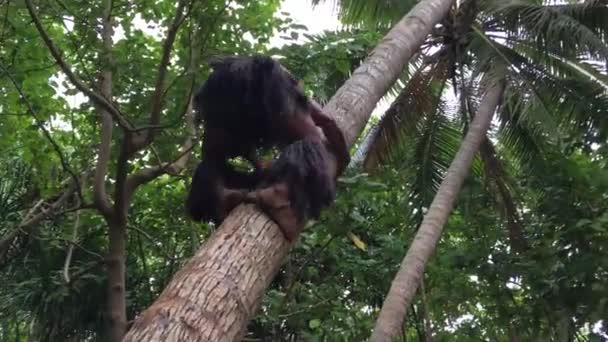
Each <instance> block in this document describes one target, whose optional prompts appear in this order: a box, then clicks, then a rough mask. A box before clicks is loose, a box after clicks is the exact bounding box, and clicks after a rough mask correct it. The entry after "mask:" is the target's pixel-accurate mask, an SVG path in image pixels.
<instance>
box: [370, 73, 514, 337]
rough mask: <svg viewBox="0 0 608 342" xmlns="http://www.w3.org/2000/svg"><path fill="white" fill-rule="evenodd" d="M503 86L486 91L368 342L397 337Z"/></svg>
mask: <svg viewBox="0 0 608 342" xmlns="http://www.w3.org/2000/svg"><path fill="white" fill-rule="evenodd" d="M503 89H504V83H503V82H499V83H496V84H493V85H492V86H491V87H490V88H488V90H487V91H486V93H485V95H484V97H483V99H482V102H481V105H480V106H479V110H478V111H477V115H475V118H474V119H473V122H472V123H471V126H470V127H469V131H468V132H467V134H466V136H465V138H464V141H463V142H462V145H461V146H460V149H459V150H458V153H456V156H455V157H454V161H453V162H452V164H451V165H450V168H449V169H448V171H447V173H446V175H445V178H444V179H443V181H442V182H441V185H440V186H439V189H438V190H437V194H436V195H435V198H434V199H433V202H432V203H431V206H430V208H429V211H428V213H427V214H426V215H425V216H424V220H423V221H422V224H421V225H420V228H419V229H418V232H417V233H416V236H415V237H414V240H413V241H412V244H411V245H410V248H409V250H408V251H407V254H406V256H405V258H404V259H403V261H402V262H401V267H400V269H399V271H398V272H397V275H396V277H395V279H394V280H393V283H392V284H391V288H390V290H389V292H388V295H387V296H386V298H385V299H384V304H383V305H382V310H381V311H380V315H379V317H378V320H377V321H376V326H375V328H374V332H373V333H372V336H371V339H370V341H373V342H379V341H393V339H394V338H395V337H396V336H397V335H398V334H399V331H400V329H401V326H402V324H403V319H404V317H405V314H406V311H407V308H408V307H409V305H410V303H411V302H412V299H413V297H414V294H415V293H416V288H417V287H418V284H419V283H420V279H422V274H423V273H424V268H425V266H426V263H427V262H428V260H429V258H430V257H431V254H432V253H433V252H434V250H435V247H436V245H437V242H438V241H439V237H440V236H441V231H442V230H443V226H444V225H445V223H446V222H447V219H448V217H449V215H450V212H451V211H452V207H453V205H454V202H455V201H456V198H457V197H458V192H459V191H460V187H461V186H462V183H463V182H464V179H465V178H466V176H467V175H468V173H469V169H470V167H471V164H472V162H473V158H474V157H475V154H476V153H477V151H478V149H479V145H480V144H481V141H482V139H483V138H484V137H485V134H486V131H487V130H488V128H489V127H490V122H491V121H492V116H493V114H494V112H495V111H496V107H497V106H498V104H499V101H500V98H501V95H502V92H503Z"/></svg>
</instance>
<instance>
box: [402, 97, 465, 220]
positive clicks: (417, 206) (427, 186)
mask: <svg viewBox="0 0 608 342" xmlns="http://www.w3.org/2000/svg"><path fill="white" fill-rule="evenodd" d="M461 128H462V127H461V126H460V125H458V124H456V123H455V122H454V121H451V120H449V119H448V118H447V116H446V115H445V112H444V104H443V102H442V103H441V104H439V105H438V106H437V109H436V110H435V112H434V113H432V114H431V115H429V116H426V117H424V118H423V120H421V121H420V122H419V123H418V125H416V129H417V131H418V134H416V135H415V137H414V138H413V141H412V142H411V143H409V144H407V146H408V147H409V149H410V150H411V152H410V153H404V155H409V156H410V157H408V158H401V159H400V160H399V163H397V165H396V167H398V168H401V169H407V168H409V169H412V168H413V172H412V173H411V174H410V175H409V177H406V185H407V187H406V189H407V194H406V196H407V198H408V202H409V205H408V206H407V207H408V208H411V211H410V212H407V213H406V215H407V217H408V218H411V219H412V220H408V222H412V223H413V225H416V222H419V220H420V219H421V218H422V215H423V214H424V213H423V208H428V206H429V205H430V203H431V201H432V199H433V197H434V196H435V193H436V191H437V189H438V188H439V185H440V184H441V181H442V180H443V176H444V175H445V172H446V171H447V169H448V167H449V166H450V163H451V162H452V159H453V158H454V156H455V155H456V151H457V150H458V147H459V146H460V143H461V141H462V130H461Z"/></svg>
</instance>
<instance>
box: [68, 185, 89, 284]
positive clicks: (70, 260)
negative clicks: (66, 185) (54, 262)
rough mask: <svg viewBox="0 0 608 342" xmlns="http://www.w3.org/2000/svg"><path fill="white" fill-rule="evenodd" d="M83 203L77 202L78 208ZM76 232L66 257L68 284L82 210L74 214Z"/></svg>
mask: <svg viewBox="0 0 608 342" xmlns="http://www.w3.org/2000/svg"><path fill="white" fill-rule="evenodd" d="M85 181H86V179H85V180H83V184H82V186H83V187H84V183H85ZM81 204H82V202H81V201H80V200H77V203H76V206H80V205H81ZM74 216H75V218H74V231H73V232H72V242H73V243H74V244H70V245H69V246H68V252H67V253H66V256H65V263H64V264H63V279H64V280H65V282H66V283H67V284H69V283H70V264H71V263H72V256H73V255H74V245H75V244H76V240H77V239H78V228H79V226H80V210H78V211H76V213H75V214H74Z"/></svg>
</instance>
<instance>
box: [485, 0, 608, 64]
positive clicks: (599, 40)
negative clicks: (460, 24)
mask: <svg viewBox="0 0 608 342" xmlns="http://www.w3.org/2000/svg"><path fill="white" fill-rule="evenodd" d="M487 13H488V15H491V16H493V17H494V20H490V21H489V22H488V23H487V24H486V29H487V30H493V31H502V32H505V33H506V35H507V37H511V36H515V37H517V38H519V39H525V40H527V41H528V42H530V43H534V44H535V45H536V46H537V48H538V50H539V51H547V52H551V53H554V54H557V55H560V56H572V55H575V54H576V55H579V56H580V55H587V56H589V57H598V58H602V59H605V58H608V46H607V45H606V39H607V38H608V21H607V20H606V18H607V17H608V6H607V5H606V4H605V3H603V2H600V1H592V2H590V3H588V4H559V5H543V4H538V3H537V1H533V0H511V1H502V0H495V1H494V2H493V4H492V5H490V6H489V7H488V11H487Z"/></svg>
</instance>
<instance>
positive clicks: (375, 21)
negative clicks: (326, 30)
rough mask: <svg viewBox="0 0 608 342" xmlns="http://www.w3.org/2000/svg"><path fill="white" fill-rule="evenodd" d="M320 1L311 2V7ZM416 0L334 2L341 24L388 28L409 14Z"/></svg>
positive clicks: (347, 0)
mask: <svg viewBox="0 0 608 342" xmlns="http://www.w3.org/2000/svg"><path fill="white" fill-rule="evenodd" d="M321 1H322V0H313V1H312V3H313V5H316V4H318V3H320V2H321ZM417 2H418V1H416V0H381V1H369V0H334V4H335V5H336V6H337V7H338V8H339V17H340V20H341V21H342V23H344V24H346V25H350V26H360V25H363V26H366V27H369V28H389V27H391V26H392V25H393V24H394V23H395V22H396V21H398V20H399V19H401V18H402V17H403V15H404V14H405V13H407V12H409V10H410V9H412V7H414V5H416V3H417Z"/></svg>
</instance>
